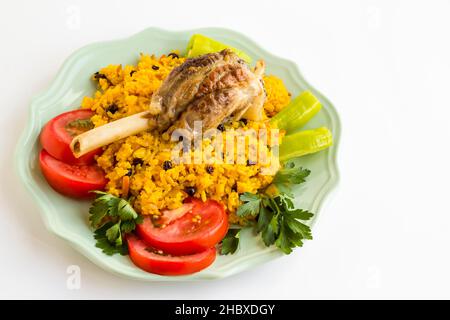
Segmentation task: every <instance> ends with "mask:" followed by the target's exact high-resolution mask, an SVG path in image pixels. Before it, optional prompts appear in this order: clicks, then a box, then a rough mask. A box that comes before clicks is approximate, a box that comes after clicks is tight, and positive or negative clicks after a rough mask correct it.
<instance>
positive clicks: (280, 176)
mask: <svg viewBox="0 0 450 320" xmlns="http://www.w3.org/2000/svg"><path fill="white" fill-rule="evenodd" d="M300 162H301V160H300V159H299V158H294V159H291V160H288V161H286V162H285V163H283V167H282V168H281V169H280V170H279V171H278V172H277V174H276V175H275V178H274V181H273V183H275V184H276V183H292V184H300V183H303V182H305V181H306V180H305V179H306V177H307V176H309V174H310V173H311V171H310V170H308V169H304V168H303V167H302V166H301V165H300Z"/></svg>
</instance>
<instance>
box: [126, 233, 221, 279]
mask: <svg viewBox="0 0 450 320" xmlns="http://www.w3.org/2000/svg"><path fill="white" fill-rule="evenodd" d="M127 243H128V251H129V253H130V258H131V261H133V263H134V264H135V265H136V266H138V267H139V268H141V269H143V270H145V271H147V272H151V273H156V274H160V275H168V276H176V275H184V274H191V273H194V272H198V271H200V270H203V269H205V268H206V267H208V266H210V265H211V264H212V263H213V262H214V260H215V259H216V249H215V248H209V249H206V250H204V251H202V252H200V253H196V254H193V255H185V256H170V255H163V254H158V253H156V251H155V250H154V249H153V248H151V247H149V246H148V245H147V244H146V243H145V242H144V241H142V240H140V239H139V238H137V237H136V236H134V235H127Z"/></svg>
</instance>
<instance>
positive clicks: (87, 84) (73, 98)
mask: <svg viewBox="0 0 450 320" xmlns="http://www.w3.org/2000/svg"><path fill="white" fill-rule="evenodd" d="M194 33H201V34H204V35H206V36H209V37H212V38H214V39H217V40H219V41H221V42H224V43H227V44H229V45H232V46H234V47H236V48H239V49H241V50H243V51H245V52H246V53H248V54H249V55H250V56H251V57H252V58H254V59H255V60H256V59H259V58H262V59H264V60H265V61H266V63H267V73H268V74H274V75H276V76H278V77H280V78H281V79H283V80H284V82H285V84H286V86H287V87H288V89H289V90H290V92H292V93H293V94H294V95H296V94H298V93H299V92H301V91H303V90H311V91H312V92H313V93H314V94H315V95H316V96H317V97H318V98H319V99H320V101H321V102H322V104H323V108H322V110H321V111H320V112H319V114H318V115H317V116H316V117H314V118H313V120H311V121H310V122H309V123H308V125H307V126H306V128H315V127H320V126H327V127H328V128H330V130H331V131H332V132H333V135H334V145H333V146H332V147H331V148H329V149H327V150H325V151H322V152H320V153H317V154H314V155H310V156H305V157H303V158H302V160H303V162H304V166H305V167H307V168H309V169H311V171H312V174H311V176H310V177H309V179H308V182H307V183H306V184H305V185H304V186H303V187H302V189H301V190H296V192H300V191H301V195H302V196H301V198H300V197H297V198H296V200H297V202H298V204H299V205H301V206H302V207H303V208H305V209H310V210H311V211H313V212H315V213H316V215H315V217H314V220H313V221H311V223H314V222H315V221H316V219H317V217H318V212H319V210H320V207H321V206H322V204H323V201H324V199H325V197H326V196H327V194H329V192H330V191H331V190H332V189H333V188H334V187H335V186H336V184H337V181H338V171H337V166H336V152H337V146H338V143H339V137H340V124H339V118H338V115H337V113H336V110H335V109H334V107H333V105H332V104H331V103H330V102H329V101H328V100H327V99H326V98H325V97H324V96H323V95H322V94H321V93H320V92H318V91H317V90H316V89H314V88H313V87H312V86H311V85H310V84H308V83H307V82H306V80H305V79H304V78H303V77H302V76H301V74H300V72H299V70H298V68H297V66H296V65H295V63H293V62H291V61H288V60H285V59H282V58H279V57H277V56H274V55H272V54H270V53H269V52H267V51H265V50H264V49H262V48H261V47H260V46H259V45H258V44H256V43H255V42H253V41H252V40H251V39H249V38H247V37H246V36H244V35H241V34H239V33H237V32H235V31H230V30H225V29H217V28H206V29H197V30H188V31H166V30H161V29H157V28H149V29H146V30H144V31H142V32H140V33H138V34H136V35H133V36H131V37H129V38H126V39H121V40H115V41H109V42H102V43H95V44H91V45H88V46H86V47H84V48H81V49H79V50H78V51H76V52H75V53H74V54H72V55H71V56H70V57H69V58H68V59H67V60H66V62H65V63H64V64H63V66H62V68H61V69H60V70H59V72H58V74H57V76H56V78H55V79H54V81H53V82H52V83H51V85H50V87H49V89H48V90H47V91H45V92H43V93H42V94H40V95H38V96H36V97H35V98H34V99H33V101H32V103H31V106H30V114H29V120H28V123H27V126H26V128H25V130H24V133H23V135H22V137H21V139H20V141H19V142H18V145H17V150H16V158H15V164H16V169H17V172H18V174H19V176H20V178H21V180H22V181H23V183H24V185H25V186H26V188H27V189H28V190H29V191H30V193H31V195H32V196H33V199H34V200H35V202H36V206H37V208H38V209H39V212H40V213H41V215H42V217H43V219H44V221H45V224H46V226H47V228H48V229H49V230H50V231H51V232H53V233H55V234H56V235H58V236H59V237H61V238H63V239H65V240H66V241H68V242H69V243H70V244H71V245H72V246H73V247H74V248H75V249H77V250H78V251H80V252H81V253H82V254H83V255H85V256H86V257H87V258H89V259H90V260H91V261H92V262H94V263H96V264H97V265H99V266H101V267H102V268H104V269H105V270H108V271H111V272H113V273H115V274H117V275H120V276H124V277H129V278H133V279H139V280H146V281H179V280H203V279H217V278H223V277H227V276H230V275H232V274H236V273H238V272H241V271H243V270H245V269H248V268H250V267H252V266H254V265H257V264H260V263H263V262H266V261H268V260H271V259H275V258H277V257H280V256H282V253H280V252H279V251H278V249H276V248H266V247H265V246H264V244H263V243H262V242H261V240H260V238H259V237H254V235H253V233H252V230H250V229H249V230H245V231H244V232H243V234H242V236H241V239H242V240H241V247H240V249H239V251H238V252H237V253H236V254H234V255H228V256H218V257H217V259H216V261H215V262H214V264H213V265H212V266H210V267H209V268H207V269H205V270H203V271H201V272H199V273H196V274H193V275H190V276H179V277H165V276H159V275H155V274H150V273H146V272H144V271H142V270H140V269H138V268H137V267H135V266H134V265H133V264H132V263H131V261H130V259H129V258H128V257H123V256H112V257H109V256H106V255H105V254H103V253H102V252H101V251H100V249H97V248H96V247H95V241H94V238H93V235H92V231H91V230H90V228H89V224H88V221H87V217H88V207H89V203H88V202H82V201H78V200H72V199H69V198H66V197H64V196H61V195H60V194H58V193H56V192H55V191H53V190H52V189H51V188H50V187H49V186H48V184H47V183H46V181H45V180H44V177H43V176H42V174H41V172H40V170H39V165H38V153H39V150H40V148H41V146H40V145H39V139H38V137H39V133H40V131H41V128H42V127H43V125H44V124H45V123H46V122H47V121H48V120H50V119H51V118H53V117H55V116H56V115H58V114H60V113H62V112H64V111H67V110H72V109H76V108H78V107H79V106H80V103H81V100H82V98H83V97H84V96H86V95H91V94H92V93H93V92H94V90H95V87H94V85H93V83H92V81H90V80H89V79H90V76H91V75H92V74H93V73H94V72H96V71H97V70H99V69H100V68H101V67H103V66H106V65H108V64H119V63H121V64H123V65H124V64H135V63H136V61H137V59H138V58H139V53H140V52H144V53H150V54H156V55H159V54H163V53H169V52H170V51H172V50H174V49H178V50H180V51H181V52H183V50H184V48H185V47H186V45H187V42H188V40H189V38H190V37H191V35H192V34H194ZM306 245H308V242H307V243H306ZM301 250H302V249H301V248H299V249H297V250H296V251H295V252H294V253H293V254H301Z"/></svg>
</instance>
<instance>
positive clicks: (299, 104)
mask: <svg viewBox="0 0 450 320" xmlns="http://www.w3.org/2000/svg"><path fill="white" fill-rule="evenodd" d="M321 108H322V104H321V103H320V101H319V99H317V98H316V97H315V96H314V95H313V94H312V93H311V92H310V91H303V92H302V93H301V94H300V95H298V96H297V97H296V98H295V99H293V100H292V101H291V102H290V103H289V104H288V105H287V106H286V107H285V108H284V109H282V110H281V111H280V112H278V113H277V114H276V115H275V116H274V117H273V118H272V119H271V120H270V125H271V126H273V127H276V128H278V129H283V130H286V132H288V133H289V131H292V130H295V129H298V128H300V127H302V126H304V125H305V124H306V123H307V122H308V121H309V120H310V119H311V118H312V117H314V116H315V115H316V114H317V112H319V111H320V109H321Z"/></svg>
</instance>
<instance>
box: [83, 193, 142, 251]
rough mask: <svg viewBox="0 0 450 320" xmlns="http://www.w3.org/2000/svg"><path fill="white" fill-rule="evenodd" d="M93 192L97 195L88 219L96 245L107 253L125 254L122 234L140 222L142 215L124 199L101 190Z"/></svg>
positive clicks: (128, 231)
mask: <svg viewBox="0 0 450 320" xmlns="http://www.w3.org/2000/svg"><path fill="white" fill-rule="evenodd" d="M94 193H95V194H96V195H97V197H96V198H95V200H94V201H93V202H92V206H91V207H90V208H89V214H90V215H89V221H90V223H91V226H92V227H93V228H94V238H95V239H96V240H97V243H96V246H97V247H98V248H101V249H102V251H103V252H104V253H106V254H108V255H112V254H116V253H119V254H127V248H126V244H125V243H124V241H123V235H124V234H126V233H130V232H132V231H133V230H134V229H135V228H136V224H137V223H142V221H143V218H142V216H140V215H138V214H137V213H136V211H135V210H134V209H133V207H132V206H131V204H130V203H129V202H128V201H126V200H125V199H122V198H118V197H116V196H114V195H112V194H109V193H106V192H102V191H95V192H94Z"/></svg>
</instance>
